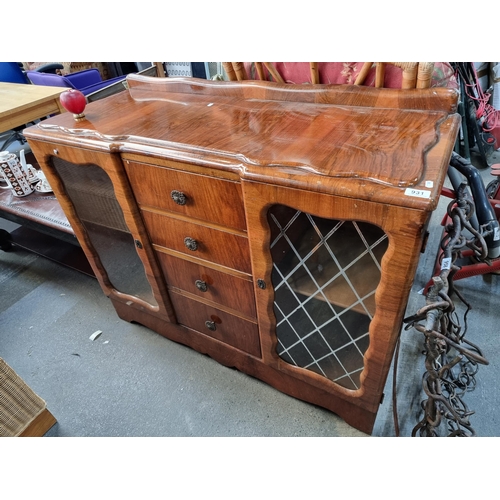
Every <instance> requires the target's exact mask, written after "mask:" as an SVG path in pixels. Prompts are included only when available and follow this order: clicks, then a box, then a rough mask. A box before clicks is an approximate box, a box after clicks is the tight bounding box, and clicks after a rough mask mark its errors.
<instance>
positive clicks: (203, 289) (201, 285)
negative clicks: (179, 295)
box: [194, 280, 208, 292]
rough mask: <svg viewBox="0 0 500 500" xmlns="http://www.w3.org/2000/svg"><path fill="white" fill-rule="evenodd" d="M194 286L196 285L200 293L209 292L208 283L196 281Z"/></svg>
mask: <svg viewBox="0 0 500 500" xmlns="http://www.w3.org/2000/svg"><path fill="white" fill-rule="evenodd" d="M194 284H195V285H196V288H198V290H199V291H200V292H206V291H207V290H208V285H207V283H206V281H202V280H196V281H195V282H194Z"/></svg>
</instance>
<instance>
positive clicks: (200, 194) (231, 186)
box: [125, 161, 246, 230]
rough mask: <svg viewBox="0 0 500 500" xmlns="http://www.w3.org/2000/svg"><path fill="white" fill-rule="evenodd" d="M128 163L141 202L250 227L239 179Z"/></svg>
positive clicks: (241, 227)
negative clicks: (234, 179) (217, 177)
mask: <svg viewBox="0 0 500 500" xmlns="http://www.w3.org/2000/svg"><path fill="white" fill-rule="evenodd" d="M125 166H126V170H127V175H128V178H129V180H130V183H131V184H132V188H133V191H134V194H135V197H136V200H137V202H138V203H139V205H144V206H150V207H156V208H159V209H162V210H169V211H172V212H178V213H180V214H183V215H186V216H188V217H194V218H196V219H202V220H207V221H210V222H214V223H216V224H220V225H222V226H226V227H231V228H235V229H241V230H246V222H245V211H244V208H243V196H242V192H241V185H240V183H239V182H232V181H227V180H222V179H216V178H213V177H206V176H204V175H198V174H191V173H187V172H180V171H178V170H172V169H170V168H164V167H156V166H152V165H145V164H143V163H136V162H133V161H126V162H125Z"/></svg>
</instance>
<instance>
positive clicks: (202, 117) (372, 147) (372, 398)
mask: <svg viewBox="0 0 500 500" xmlns="http://www.w3.org/2000/svg"><path fill="white" fill-rule="evenodd" d="M128 83H129V90H128V91H126V92H122V93H120V94H117V95H115V96H112V97H109V98H107V99H104V100H101V101H98V102H95V103H91V104H89V105H88V106H87V108H86V110H85V114H86V117H85V119H83V120H81V121H75V120H74V119H73V117H72V116H71V115H70V114H69V113H65V114H63V115H59V116H56V117H53V118H51V119H48V120H46V121H44V122H43V123H41V124H38V125H36V126H34V127H31V128H29V129H27V130H26V131H25V135H26V137H27V139H28V141H29V143H30V146H31V148H32V150H33V152H34V154H35V156H36V157H37V160H38V162H39V163H40V165H41V168H42V169H43V170H44V172H45V174H46V176H47V178H48V179H49V182H50V184H51V185H52V187H53V189H54V192H55V194H56V196H57V198H58V200H59V201H60V203H61V205H62V207H63V209H64V211H65V214H66V216H67V218H68V220H69V221H70V222H71V225H72V227H73V229H74V232H75V234H76V236H77V238H78V240H79V242H80V244H81V246H82V248H83V249H84V251H85V252H86V255H87V257H88V259H89V262H90V263H91V265H92V267H93V270H94V272H95V274H96V276H97V278H98V280H99V283H100V285H101V287H102V289H103V291H104V293H105V294H106V295H107V296H108V297H109V298H110V299H111V301H112V303H113V305H114V307H115V309H116V311H117V313H118V315H119V316H120V317H121V318H122V319H124V320H127V321H136V322H138V323H141V324H143V325H145V326H147V327H149V328H151V329H152V330H154V331H156V332H158V333H160V334H161V335H163V336H165V337H167V338H169V339H171V340H173V341H176V342H180V343H183V344H186V345H188V346H190V347H192V348H193V349H196V350H197V351H200V352H202V353H206V354H208V355H210V356H211V357H213V358H214V359H216V360H217V361H218V362H220V363H222V364H224V365H227V366H232V367H236V368H237V369H239V370H241V371H242V372H245V373H247V374H249V375H252V376H254V377H257V378H259V379H261V380H263V381H265V382H267V383H268V384H270V385H272V386H273V387H275V388H276V389H278V390H280V391H283V392H284V393H286V394H289V395H291V396H294V397H297V398H300V399H302V400H305V401H308V402H311V403H314V404H317V405H319V406H322V407H325V408H328V409H329V410H331V411H333V412H335V413H336V414H338V415H339V416H341V417H342V418H343V419H345V420H346V421H347V422H348V423H349V424H350V425H352V426H354V427H356V428H358V429H360V430H362V431H364V432H367V433H370V432H371V431H372V428H373V424H374V421H375V417H376V414H377V409H378V406H379V404H380V402H381V398H382V395H383V388H384V385H385V381H386V378H387V373H388V370H389V367H390V364H391V360H392V356H393V352H394V348H395V344H396V341H397V338H398V336H399V334H400V331H401V322H402V317H403V314H404V310H405V306H406V302H407V299H408V294H409V291H410V288H411V285H412V281H413V277H414V273H415V269H416V266H417V263H418V259H419V253H420V251H421V245H422V240H423V236H424V233H425V228H426V224H427V222H428V220H429V218H430V215H431V213H432V211H433V210H434V209H435V208H436V205H437V202H438V200H439V195H440V191H441V187H442V184H443V181H444V179H445V176H446V170H447V165H448V161H449V159H450V155H451V152H452V149H453V145H454V142H455V138H456V135H457V131H458V127H459V115H457V114H456V105H457V93H456V92H455V91H453V90H450V89H441V88H438V89H428V90H408V91H401V90H392V89H374V88H365V87H356V86H342V85H338V86H334V85H331V86H326V85H297V86H292V85H285V84H275V83H264V82H209V81H205V80H198V79H193V78H187V79H182V78H181V79H176V78H171V79H155V78H148V77H141V76H136V75H129V76H128Z"/></svg>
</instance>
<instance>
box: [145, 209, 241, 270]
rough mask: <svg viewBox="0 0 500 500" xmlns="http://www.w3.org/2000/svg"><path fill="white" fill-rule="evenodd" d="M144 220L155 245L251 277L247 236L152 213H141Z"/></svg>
mask: <svg viewBox="0 0 500 500" xmlns="http://www.w3.org/2000/svg"><path fill="white" fill-rule="evenodd" d="M142 216H143V219H144V223H145V224H146V228H147V230H148V233H149V235H150V237H151V241H152V242H153V243H155V244H156V245H160V246H163V247H166V248H171V249H172V250H176V251H178V252H182V253H184V254H186V255H188V256H189V257H197V258H200V259H204V260H207V261H209V262H215V263H216V264H220V265H222V266H225V267H230V268H232V269H237V270H239V271H243V272H244V273H247V274H251V266H250V250H249V247H248V239H247V238H246V237H245V236H239V235H237V234H232V233H226V232H225V231H219V230H218V229H213V228H210V227H206V226H202V225H201V224H194V223H190V222H186V221H183V220H179V219H174V218H173V217H167V216H165V215H160V214H156V213H153V212H147V211H142ZM186 238H189V239H190V240H191V241H194V244H193V245H191V246H192V248H193V247H194V246H196V249H194V250H190V249H189V248H188V247H187V246H186V241H187V240H186ZM188 244H189V241H188Z"/></svg>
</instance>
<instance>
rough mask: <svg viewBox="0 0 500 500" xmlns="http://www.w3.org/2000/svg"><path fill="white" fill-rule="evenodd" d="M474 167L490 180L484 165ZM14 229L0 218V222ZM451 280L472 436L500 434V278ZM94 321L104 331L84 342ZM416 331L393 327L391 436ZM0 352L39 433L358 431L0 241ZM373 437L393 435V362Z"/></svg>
mask: <svg viewBox="0 0 500 500" xmlns="http://www.w3.org/2000/svg"><path fill="white" fill-rule="evenodd" d="M495 154H496V155H498V153H495ZM497 161H498V160H497ZM481 173H482V175H483V176H484V178H485V179H486V180H488V181H489V180H490V174H489V171H488V170H483V171H482V172H481ZM447 202H448V200H446V199H444V198H442V200H441V203H440V206H439V208H438V210H437V211H436V212H435V213H434V214H433V217H432V221H431V225H430V228H429V229H430V233H431V236H430V239H429V243H428V246H427V251H426V253H425V254H423V255H422V258H421V261H420V264H419V268H418V272H417V275H416V279H415V282H414V286H413V289H412V293H411V296H410V300H409V303H408V308H407V312H406V315H407V316H408V315H410V314H413V313H415V312H416V311H417V310H418V309H419V308H420V307H422V306H423V305H424V304H425V299H424V297H423V296H422V295H419V294H418V290H420V289H421V288H422V287H423V286H424V285H425V283H426V282H427V280H428V279H429V278H430V276H431V273H432V270H433V264H434V259H435V255H436V251H437V246H438V244H439V240H440V237H441V229H440V221H441V217H442V214H443V213H444V209H445V206H446V204H447ZM15 227H16V226H15V225H13V224H12V223H10V222H7V221H5V220H3V219H0V228H5V229H7V230H11V229H13V228H15ZM457 288H458V289H459V290H460V291H461V292H462V294H463V295H464V296H465V297H466V299H467V300H468V301H469V302H470V304H471V306H472V310H471V311H470V313H469V315H468V333H467V337H466V338H468V339H470V340H471V341H473V342H474V343H476V344H478V345H479V346H480V347H481V349H482V350H483V353H484V355H485V357H486V358H487V359H488V360H489V362H490V364H489V365H488V366H481V367H480V368H479V373H478V375H477V377H476V378H477V387H476V389H475V391H473V392H471V393H469V394H467V395H466V397H465V402H466V403H467V405H468V406H469V408H470V409H471V410H473V411H475V414H474V415H473V416H472V417H471V418H470V421H471V424H472V427H473V428H474V429H475V430H476V432H477V434H478V435H479V436H500V421H499V417H498V409H499V408H500V387H499V384H498V380H499V379H500V377H499V375H500V348H499V346H500V338H499V335H500V333H499V329H498V323H499V320H500V308H499V307H498V297H499V292H500V282H499V278H498V276H496V275H486V276H484V277H483V276H477V277H472V278H467V279H466V280H463V281H460V282H457ZM456 306H457V310H459V311H460V310H463V307H462V306H461V304H460V303H459V302H458V301H456ZM96 330H101V331H102V332H103V333H102V334H101V335H100V336H99V337H98V338H97V339H96V340H94V341H91V340H89V337H90V336H91V335H92V333H94V332H95V331H96ZM422 341H423V336H422V334H420V333H419V332H417V331H416V330H411V331H404V332H403V333H402V342H401V353H400V361H399V369H398V370H399V371H398V378H397V407H398V415H399V426H400V435H401V436H410V435H411V431H412V428H413V427H414V426H415V425H416V423H417V422H418V420H419V417H420V413H419V409H420V401H421V400H422V399H423V398H424V396H423V393H422V386H421V378H422V374H423V373H424V356H423V355H422V353H421V351H422V345H423V344H422ZM0 356H1V357H2V358H3V359H5V361H6V362H7V363H8V364H9V365H10V366H11V367H12V368H13V369H14V370H15V371H16V372H17V373H18V374H19V375H20V376H21V377H22V378H23V379H24V380H25V381H26V383H27V384H28V385H29V386H30V387H31V388H32V389H33V390H34V391H35V392H36V393H37V394H38V395H40V396H41V397H42V398H43V399H44V400H45V401H46V402H47V407H48V409H49V410H50V411H51V412H52V413H53V414H54V416H55V417H56V418H57V421H58V423H57V424H56V425H55V426H54V427H53V428H52V429H51V430H50V431H49V432H48V434H47V435H48V436H266V437H267V436H286V437H291V436H318V437H326V436H329V437H336V436H345V437H357V436H359V437H361V436H365V434H363V433H362V432H359V431H357V430H355V429H353V428H351V427H350V426H348V425H347V424H345V423H344V422H343V421H342V420H341V419H340V418H338V417H337V416H336V415H335V414H333V413H331V412H329V411H327V410H324V409H322V408H319V407H316V406H313V405H310V404H307V403H304V402H302V401H299V400H296V399H294V398H291V397H289V396H286V395H284V394H282V393H280V392H278V391H277V390H275V389H273V388H271V387H269V386H267V385H266V384H264V383H262V382H260V381H258V380H256V379H254V378H251V377H249V376H247V375H245V374H243V373H240V372H238V371H236V370H234V369H229V368H226V367H224V366H221V365H219V364H218V363H216V362H215V361H213V360H212V359H211V358H209V357H207V356H204V355H202V354H199V353H197V352H195V351H193V350H191V349H190V348H188V347H184V346H182V345H179V344H176V343H174V342H171V341H169V340H167V339H165V338H163V337H161V336H160V335H157V334H156V333H154V332H152V331H150V330H148V329H147V328H145V327H142V326H140V325H136V324H129V323H127V322H124V321H122V320H120V319H119V318H118V317H117V315H116V313H115V311H114V309H113V307H112V305H111V303H110V301H109V300H108V299H106V298H105V296H104V295H103V294H102V292H101V289H100V287H99V285H98V283H97V281H96V280H95V279H93V278H90V277H88V276H86V275H83V274H81V273H78V272H77V271H74V270H71V269H68V268H66V267H63V266H61V265H59V264H56V263H54V262H52V261H49V260H47V259H45V258H43V257H39V256H37V255H34V254H31V253H28V252H26V251H23V250H21V249H19V248H15V249H14V250H13V251H10V252H2V251H0ZM373 435H374V436H394V435H395V430H394V422H393V412H392V371H391V373H390V375H389V378H388V380H387V384H386V389H385V399H384V402H383V404H382V405H381V407H380V411H379V413H378V417H377V420H376V423H375V429H374V433H373Z"/></svg>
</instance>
